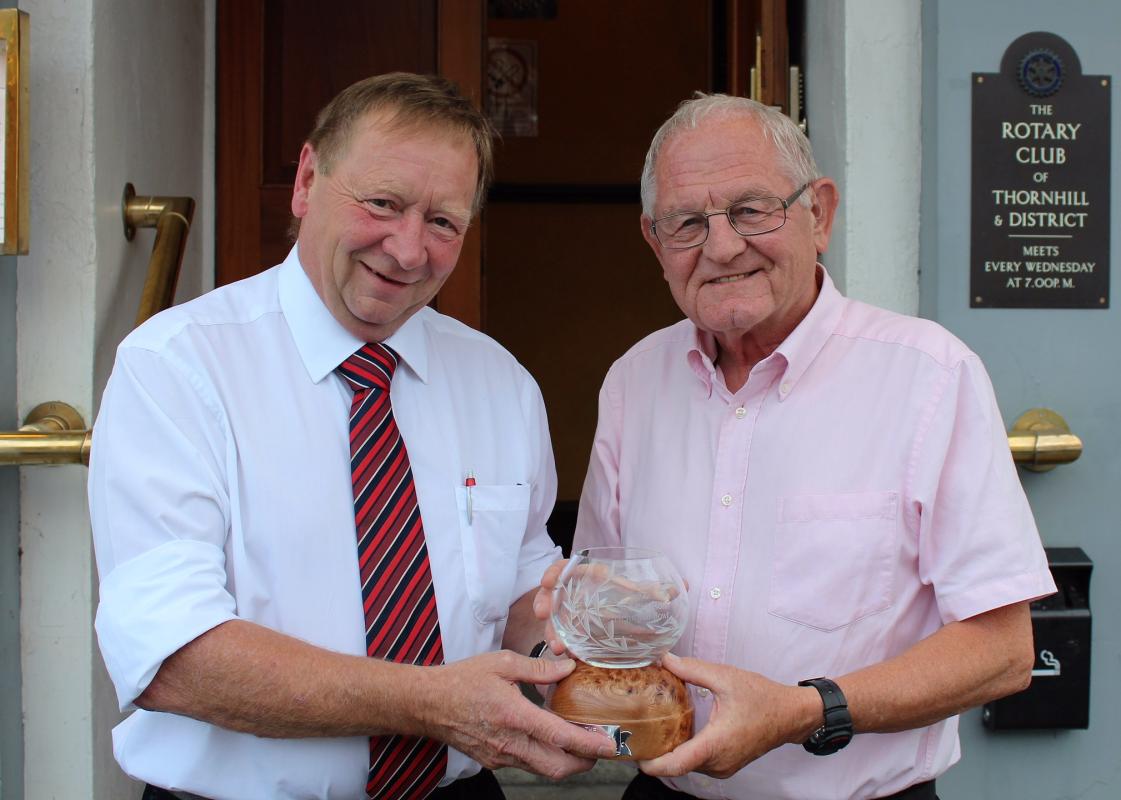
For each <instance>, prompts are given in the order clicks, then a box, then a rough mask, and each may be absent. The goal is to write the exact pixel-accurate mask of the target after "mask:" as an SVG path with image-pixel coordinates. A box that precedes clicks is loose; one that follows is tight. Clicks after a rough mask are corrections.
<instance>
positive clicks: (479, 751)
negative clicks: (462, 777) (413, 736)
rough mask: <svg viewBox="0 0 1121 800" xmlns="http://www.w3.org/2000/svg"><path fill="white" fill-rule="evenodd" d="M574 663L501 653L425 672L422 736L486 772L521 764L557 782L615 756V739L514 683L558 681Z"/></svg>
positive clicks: (521, 766) (525, 768) (523, 767)
mask: <svg viewBox="0 0 1121 800" xmlns="http://www.w3.org/2000/svg"><path fill="white" fill-rule="evenodd" d="M574 666H575V663H574V662H572V661H571V660H567V659H565V660H551V659H540V658H526V657H525V656H519V655H516V654H514V653H511V652H509V651H502V652H498V653H486V654H484V655H481V656H475V657H473V658H469V659H466V660H464V661H458V662H456V663H454V664H449V665H447V666H443V667H432V668H430V669H427V670H424V673H425V678H424V682H425V684H426V685H425V687H424V693H425V695H426V697H425V702H424V705H425V708H426V709H427V711H426V713H424V714H422V717H423V723H424V730H422V731H420V733H421V734H422V735H425V736H430V737H432V738H435V739H439V740H441V741H444V742H447V743H448V744H449V745H451V746H452V747H454V748H456V749H457V750H460V751H462V752H464V753H466V754H467V755H469V756H471V758H473V759H475V760H476V761H478V762H479V763H481V764H482V765H483V766H484V767H487V768H488V769H496V768H498V767H519V768H521V769H524V770H527V771H529V772H533V773H536V774H538V775H543V776H545V777H547V778H551V779H553V780H559V779H560V778H564V777H566V776H568V775H572V774H574V773H577V772H584V771H586V770H589V769H591V768H592V766H593V765H594V764H595V759H597V758H607V757H611V756H614V755H615V743H614V742H613V741H612V740H611V739H609V738H608V737H606V736H604V735H603V734H601V733H592V732H591V731H587V730H584V729H583V728H580V727H578V726H576V725H573V724H572V723H570V722H566V721H564V720H563V719H561V718H560V717H558V716H556V715H555V714H551V713H549V712H548V711H544V710H542V709H540V708H537V707H536V706H535V705H533V703H531V702H530V701H529V700H526V699H525V697H523V696H522V694H521V691H520V690H519V689H518V687H517V685H516V682H517V681H521V682H523V683H532V684H551V683H556V682H557V681H559V680H560V679H561V678H564V677H565V676H567V675H568V674H569V673H570V672H572V669H573V667H574ZM429 678H431V679H432V680H431V682H429Z"/></svg>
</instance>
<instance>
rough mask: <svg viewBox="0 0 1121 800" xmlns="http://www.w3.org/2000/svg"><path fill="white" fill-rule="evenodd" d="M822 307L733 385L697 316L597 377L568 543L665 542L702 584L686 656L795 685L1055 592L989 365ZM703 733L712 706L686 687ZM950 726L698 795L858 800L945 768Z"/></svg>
mask: <svg viewBox="0 0 1121 800" xmlns="http://www.w3.org/2000/svg"><path fill="white" fill-rule="evenodd" d="M821 276H822V286H821V291H820V294H819V296H818V298H817V301H816V303H815V305H814V306H813V308H812V309H811V311H810V313H809V314H808V315H807V316H806V318H805V319H803V320H802V322H801V323H800V324H799V326H798V327H797V328H796V329H795V330H794V331H793V333H791V335H790V336H789V337H788V338H787V339H786V341H784V342H783V343H782V345H781V346H779V348H778V349H777V350H776V351H775V352H774V353H772V354H771V355H770V356H769V357H767V358H766V359H764V360H763V361H761V362H760V363H759V364H757V365H756V366H755V368H754V369H753V370H752V371H751V374H750V376H749V377H748V380H747V382H746V383H745V384H744V386H743V387H742V388H741V389H740V390H739V391H738V392H736V393H735V394H732V393H730V392H729V391H728V390H727V388H726V387H725V384H724V381H723V378H722V376H721V374H720V372H719V370H718V369H716V368H715V367H714V364H713V357H714V356H715V353H716V348H715V342H714V340H713V339H712V337H711V336H709V335H707V334H703V333H701V332H699V331H698V330H697V328H696V327H695V326H694V325H693V324H692V323H691V322H689V321H688V320H685V321H682V322H680V323H678V324H676V325H673V326H671V327H669V328H665V329H663V330H660V331H658V332H656V333H654V334H652V335H650V336H648V337H647V338H646V339H644V340H642V341H641V342H639V343H638V344H637V345H635V346H634V347H633V348H632V349H631V350H630V351H629V352H628V353H627V354H626V355H624V356H623V357H622V358H620V359H619V360H618V361H617V362H616V363H615V364H614V365H613V366H612V367H611V370H610V371H609V372H608V374H607V378H606V379H605V381H604V385H603V389H602V391H601V394H600V408H599V428H598V431H597V433H596V439H595V444H594V447H593V451H592V458H591V465H590V467H589V471H588V477H587V481H586V483H585V486H584V492H583V496H582V498H581V502H580V516H579V522H578V525H577V531H576V542H575V547H576V548H577V549H579V548H581V547H588V546H593V545H598V544H618V543H620V542H621V543H623V544H628V545H635V546H646V547H653V548H657V549H659V550H662V551H663V552H665V553H667V554H668V555H669V556H670V558H671V559H672V560H673V561H674V563H675V564H676V565H677V566H678V568H679V569H680V570H681V572H682V573H683V575H684V577H685V578H686V579H687V581H688V583H689V586H690V611H691V616H690V620H689V624H688V627H687V628H686V630H685V633H684V635H683V636H682V638H681V641H680V643H679V644H678V646H677V647H676V648H675V652H677V653H680V654H682V655H691V656H694V657H696V658H702V659H706V660H708V661H713V662H721V663H727V664H732V665H735V666H737V667H741V668H743V669H747V670H752V671H755V672H759V673H761V674H763V675H765V676H767V677H769V678H771V679H773V680H777V681H781V682H783V683H789V684H792V683H796V682H797V681H799V680H801V679H803V678H813V677H817V676H819V675H826V676H833V677H836V676H841V675H844V674H846V673H849V672H852V671H854V670H857V669H860V668H862V667H865V666H868V665H870V664H875V663H878V662H880V661H883V660H885V659H887V658H890V657H892V656H894V655H897V654H899V653H901V652H902V651H904V650H906V649H907V648H908V647H910V646H911V645H913V644H914V643H916V642H917V641H919V640H920V639H923V638H925V637H926V636H929V635H930V634H931V633H933V632H934V631H936V630H937V629H938V628H939V627H941V626H942V625H944V624H946V623H949V622H953V621H956V620H961V619H966V618H968V617H971V616H974V615H976V614H980V613H982V612H985V611H990V610H992V609H995V608H999V607H1001V606H1004V605H1007V604H1009V603H1014V602H1019V601H1023V600H1030V599H1034V598H1037V597H1040V596H1044V595H1047V594H1050V593H1051V592H1053V591H1054V590H1055V587H1054V583H1053V581H1052V579H1051V574H1050V572H1049V570H1048V567H1047V560H1046V556H1045V554H1044V552H1043V549H1042V546H1041V544H1040V541H1039V535H1038V533H1037V531H1036V528H1035V523H1034V521H1033V519H1032V514H1031V510H1030V508H1029V507H1028V503H1027V499H1026V498H1025V497H1024V493H1023V490H1022V489H1021V487H1020V482H1019V478H1018V476H1017V474H1016V470H1015V466H1014V465H1013V463H1012V459H1011V455H1010V452H1009V448H1008V441H1007V434H1006V433H1005V429H1004V425H1003V422H1002V420H1001V417H1000V412H999V410H998V409H997V405H996V400H995V398H994V395H993V390H992V386H991V384H990V382H989V379H988V376H987V375H986V373H985V370H984V367H983V366H982V365H981V362H980V360H979V359H978V358H977V356H976V355H975V354H973V353H972V352H971V351H970V350H969V349H968V348H966V347H965V345H963V344H962V343H961V342H960V341H958V340H957V339H956V338H954V337H953V336H952V335H951V334H949V333H948V332H947V331H946V330H944V329H943V328H941V327H940V326H938V325H936V324H935V323H933V322H930V321H927V320H921V319H916V318H913V317H906V316H902V315H899V314H895V313H892V312H888V311H884V310H882V309H877V308H874V307H871V306H868V305H865V304H863V303H859V302H856V301H852V300H848V299H846V298H844V297H842V296H841V294H840V293H839V292H838V291H837V289H836V288H835V287H834V286H833V283H832V281H831V280H830V279H829V276H828V275H827V274H825V272H824V269H823V268H821ZM694 701H695V702H696V705H697V712H698V716H697V728H698V730H699V729H700V727H701V726H703V725H704V724H705V722H706V720H707V719H708V715H709V713H710V712H711V710H712V697H711V696H708V695H706V694H705V693H704V692H702V691H697V690H694ZM958 757H959V749H958V738H957V717H952V718H950V719H947V720H945V721H943V722H939V723H937V724H935V725H931V726H928V727H925V728H919V729H916V730H911V731H905V732H902V733H894V734H868V735H862V736H857V737H856V738H855V739H854V740H853V741H852V743H851V744H850V745H849V746H848V747H847V748H846V749H844V750H842V751H841V752H839V753H837V754H835V755H832V756H829V757H827V758H820V757H816V756H812V755H810V754H808V753H806V752H805V751H804V750H803V749H802V748H801V747H799V746H797V745H786V746H784V747H781V748H779V749H777V750H775V751H772V752H771V753H769V754H767V755H766V756H764V757H763V758H761V759H759V760H758V761H756V762H754V763H752V764H749V765H748V766H747V767H745V768H744V769H743V770H741V771H740V772H739V773H737V774H736V775H735V776H733V777H732V778H729V779H727V780H714V779H710V778H708V777H706V776H703V775H698V774H692V775H689V776H686V777H684V778H679V779H675V780H672V781H669V783H671V785H673V786H674V787H675V788H677V789H680V790H682V791H685V792H688V793H690V794H694V795H697V796H699V797H705V798H752V800H778V799H779V798H790V799H791V800H805V798H814V799H815V800H831V799H834V798H835V799H836V800H842V799H845V800H847V799H848V798H867V797H880V796H884V795H888V794H892V793H894V792H896V791H899V790H900V789H903V788H905V787H907V786H909V785H911V784H914V783H917V782H919V781H923V780H927V779H930V778H933V777H937V776H938V775H939V774H941V773H942V772H943V771H945V770H946V768H947V767H949V766H950V765H951V764H953V763H954V762H955V761H956V760H957V759H958Z"/></svg>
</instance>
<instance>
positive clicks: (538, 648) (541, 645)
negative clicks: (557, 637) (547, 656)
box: [529, 639, 549, 658]
mask: <svg viewBox="0 0 1121 800" xmlns="http://www.w3.org/2000/svg"><path fill="white" fill-rule="evenodd" d="M548 649H549V643H548V642H546V641H545V640H544V639H542V640H541V641H540V642H538V643H537V644H535V645H534V646H533V648H532V649H531V650H530V651H529V657H530V658H540V657H541V654H542V653H544V652H545V651H546V650H548Z"/></svg>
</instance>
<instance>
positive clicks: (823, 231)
mask: <svg viewBox="0 0 1121 800" xmlns="http://www.w3.org/2000/svg"><path fill="white" fill-rule="evenodd" d="M840 201H841V194H840V192H839V191H838V189H837V184H835V183H834V182H833V179H832V178H818V180H817V181H815V182H814V185H813V204H812V205H811V206H810V213H811V214H812V215H813V221H814V222H813V224H814V231H813V239H814V247H815V248H817V252H818V253H824V252H825V251H826V249H827V248H828V247H829V236H830V234H832V232H833V215H834V214H836V213H837V204H838V203H840Z"/></svg>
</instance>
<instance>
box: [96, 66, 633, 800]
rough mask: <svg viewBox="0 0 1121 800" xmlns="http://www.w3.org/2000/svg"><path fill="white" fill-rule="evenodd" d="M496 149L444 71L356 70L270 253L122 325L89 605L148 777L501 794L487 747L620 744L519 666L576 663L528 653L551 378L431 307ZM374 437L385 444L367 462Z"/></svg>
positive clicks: (276, 790) (553, 677) (252, 791)
mask: <svg viewBox="0 0 1121 800" xmlns="http://www.w3.org/2000/svg"><path fill="white" fill-rule="evenodd" d="M490 168H491V134H490V128H489V125H488V124H487V123H486V121H485V119H484V118H483V117H482V116H481V115H479V113H478V112H477V111H476V110H475V109H474V108H472V107H471V105H470V103H468V102H467V101H466V100H464V99H463V98H462V97H461V96H459V94H458V93H457V92H456V90H455V89H454V87H453V86H452V85H451V84H450V83H448V82H446V81H444V80H442V79H438V78H427V77H420V76H414V75H406V74H401V73H396V74H392V75H385V76H379V77H376V78H371V79H368V80H366V81H362V82H359V83H358V84H355V85H354V86H352V87H350V88H348V89H346V90H344V92H342V93H341V94H340V95H339V96H338V97H337V98H335V99H334V100H333V101H332V102H331V103H330V104H329V105H328V106H327V107H326V108H325V109H324V110H323V112H322V113H321V114H320V117H319V119H318V120H317V125H316V129H315V131H313V132H312V134H311V136H310V137H309V139H308V141H307V143H305V144H304V146H303V149H302V152H301V154H300V161H299V167H298V171H297V176H296V183H295V188H294V190H293V197H292V212H293V214H294V215H295V216H296V217H297V218H298V219H299V221H300V229H299V234H298V239H297V242H296V246H295V248H294V249H293V250H292V252H291V253H290V254H289V256H288V258H287V259H286V260H285V262H284V263H283V264H281V265H279V266H277V267H275V268H273V269H271V270H268V271H266V272H264V273H261V274H260V275H257V276H255V277H252V278H249V279H247V280H245V281H241V282H239V283H236V284H232V285H230V286H226V287H223V288H220V289H218V290H216V291H214V292H212V293H210V294H208V295H206V296H204V297H202V298H199V299H197V300H195V301H192V302H190V303H186V304H184V305H182V306H177V307H175V308H173V309H170V310H169V311H167V312H165V313H163V314H160V315H158V316H157V317H155V318H153V319H152V320H150V321H149V322H148V323H146V324H145V325H143V326H142V327H140V328H139V329H137V330H136V331H134V332H133V333H132V334H131V335H130V336H129V337H128V338H126V339H125V341H124V342H123V343H122V344H121V346H120V348H119V350H118V354H117V362H116V365H115V367H114V370H113V375H112V377H111V378H110V381H109V385H108V387H107V388H106V391H105V395H104V397H103V399H102V406H101V410H100V413H99V416H98V420H97V425H96V435H95V438H96V442H97V444H96V446H95V447H94V451H93V455H92V459H91V464H90V507H91V515H92V520H93V530H94V545H95V549H96V554H97V562H98V569H99V572H100V576H101V592H100V605H99V608H98V613H97V619H96V629H97V634H98V639H99V642H100V644H101V649H102V653H103V655H104V658H105V662H106V665H107V667H108V669H109V674H110V676H111V678H112V680H113V682H114V685H115V687H116V690H117V694H118V699H119V701H120V704H121V708H122V709H123V710H128V709H132V708H135V709H137V710H135V711H133V713H132V714H131V715H130V716H129V717H128V718H127V719H126V720H125V721H124V722H122V723H121V724H120V725H119V726H118V727H117V728H116V729H115V730H114V733H113V739H114V752H115V755H116V757H117V760H118V761H119V762H120V764H121V766H122V768H123V769H124V770H125V772H126V773H128V774H129V775H131V776H133V777H134V778H137V779H139V780H142V781H146V782H147V783H148V784H149V787H148V789H147V791H146V795H145V796H146V797H152V798H159V797H204V798H214V799H215V800H218V799H220V798H231V799H232V798H236V800H247V799H248V798H262V799H263V798H348V800H349V799H352V798H356V797H366V796H367V794H369V795H370V796H373V797H379V798H423V797H426V796H432V797H441V798H456V797H501V796H502V793H501V789H500V788H499V787H498V786H497V783H496V782H495V781H494V778H493V776H492V775H490V773H489V772H486V771H485V770H484V771H483V772H482V773H479V769H480V767H479V765H480V764H482V765H483V766H485V767H488V768H492V767H496V766H504V765H514V766H518V767H522V768H524V769H527V770H531V771H534V772H538V773H541V774H545V775H549V776H551V777H561V776H563V775H567V774H570V773H573V772H577V771H581V770H584V769H587V768H588V767H590V766H591V764H592V763H593V762H592V760H591V759H594V758H596V757H598V756H603V755H609V754H612V753H614V746H613V745H612V744H611V743H610V742H609V741H607V740H606V739H605V738H604V737H602V736H599V735H597V734H593V733H589V732H587V731H583V730H581V729H579V728H577V727H575V726H570V725H568V724H567V723H565V722H563V721H561V720H559V719H557V718H555V717H553V716H552V715H550V714H548V713H547V712H545V711H542V710H540V709H538V708H536V707H534V706H533V705H532V704H531V703H529V702H528V701H526V700H524V698H523V697H522V696H521V694H520V692H519V691H518V689H517V687H516V685H515V684H516V682H518V681H525V682H533V683H538V684H541V683H549V682H553V681H557V680H559V679H560V678H562V677H564V676H565V675H566V674H568V672H569V671H570V670H571V668H572V663H571V662H570V661H551V660H538V659H530V658H527V657H525V656H520V655H515V653H517V652H520V653H525V652H527V651H528V650H529V649H530V646H531V645H532V644H533V643H534V642H536V641H538V640H539V639H540V638H541V634H542V631H541V628H540V625H539V623H538V622H537V621H536V620H535V619H534V618H533V614H532V610H531V598H532V593H533V590H534V589H535V587H536V586H537V585H538V581H539V579H540V577H541V574H542V572H543V571H544V569H545V568H546V566H547V565H548V564H549V563H551V562H552V561H553V560H554V559H555V558H556V557H557V554H558V553H557V548H555V546H554V545H553V544H552V542H551V541H550V540H549V538H548V535H547V533H546V531H545V526H544V523H545V519H546V517H547V515H548V513H549V511H550V509H551V507H552V505H553V501H554V496H555V492H556V477H555V471H554V467H553V460H552V451H551V448H550V445H549V438H548V428H547V424H546V421H545V412H544V407H543V404H542V401H541V396H540V393H539V391H538V389H537V386H536V384H535V383H534V382H533V380H532V378H530V376H529V375H528V374H527V373H526V372H525V370H524V369H523V368H522V367H521V366H520V365H518V364H517V362H516V361H515V360H514V359H513V357H511V356H510V355H509V354H508V353H507V352H506V351H505V350H503V349H502V348H501V347H499V346H498V345H497V344H496V343H494V342H493V341H492V340H490V339H489V338H487V337H485V336H483V335H482V334H480V333H477V332H476V331H474V330H471V329H469V328H467V327H465V326H463V325H461V324H459V323H457V322H455V321H454V320H451V319H449V318H447V317H443V316H441V315H440V314H437V313H436V312H434V311H432V310H431V309H430V308H428V307H427V303H428V302H429V301H430V300H431V299H432V297H433V296H435V294H436V292H437V291H438V290H439V288H440V286H441V285H442V284H443V282H444V280H445V279H446V278H447V277H448V275H449V274H450V273H451V271H452V269H453V268H454V266H455V263H456V260H457V258H458V256H459V252H460V248H461V246H462V244H463V237H464V235H465V233H466V231H467V228H468V225H469V223H470V221H471V219H472V217H473V216H474V215H475V214H476V213H477V212H478V209H479V206H480V204H481V200H482V197H483V194H484V192H485V187H486V183H487V180H488V179H489V174H490V171H491V169H490ZM371 343H372V344H371ZM356 351H357V354H361V357H362V358H364V359H365V361H360V362H355V361H354V356H353V355H352V354H356ZM371 353H372V355H371ZM344 362H345V363H346V364H347V365H352V364H354V363H359V364H360V366H359V367H357V373H362V372H363V371H364V368H363V367H362V366H361V364H366V365H373V366H376V367H377V368H378V369H382V371H383V372H384V373H385V374H384V376H383V378H384V382H383V383H380V384H379V383H377V382H376V381H375V382H374V384H373V385H371V386H360V385H359V384H358V383H355V382H353V378H354V375H355V374H357V373H355V372H354V371H353V370H352V371H347V370H346V368H344V367H341V366H340V365H343V364H344ZM378 369H373V368H371V369H370V371H371V372H377V371H378ZM340 370H342V371H340ZM367 398H368V399H369V404H365V405H364V403H366V402H367ZM352 414H353V417H354V419H353V420H352V419H351V417H352ZM378 415H381V416H378ZM371 420H372V421H371ZM375 422H376V429H375V427H370V428H368V429H364V428H363V427H362V426H363V425H366V424H368V425H370V426H374V425H375ZM398 431H399V434H398ZM367 437H368V438H367ZM363 442H372V443H373V444H372V445H371V446H372V447H373V448H374V449H375V450H376V448H377V447H379V446H381V443H383V442H388V444H386V445H385V446H386V447H387V448H392V449H388V450H387V451H386V452H387V453H388V455H387V456H386V457H385V458H384V461H383V462H378V463H380V466H378V465H377V464H375V466H376V468H377V469H378V470H383V472H377V473H376V474H375V475H374V477H373V478H370V477H369V475H368V473H367V470H372V469H374V467H371V466H370V465H369V463H368V462H369V460H370V459H371V458H372V456H369V455H367V451H366V450H363V449H362V447H363ZM406 448H407V449H406ZM370 452H374V451H373V450H371V451H370ZM379 452H380V451H379ZM378 458H379V459H380V456H379V457H378ZM352 467H353V469H352ZM360 484H361V486H360ZM371 486H372V487H373V488H372V489H371V488H370V487H371ZM387 487H388V488H387ZM371 506H373V507H375V508H377V509H382V510H381V511H378V514H379V515H380V516H377V518H376V519H371V516H370V514H371V512H370V508H371ZM396 519H404V520H405V522H404V523H402V524H401V525H399V526H398V528H399V530H398V528H393V531H392V535H390V534H385V536H386V537H388V538H387V539H386V541H388V544H387V545H386V544H385V541H383V542H382V543H381V544H380V545H371V544H370V541H369V538H372V539H378V538H379V537H381V536H382V532H383V531H389V530H390V528H391V527H392V526H393V525H394V524H396V523H394V522H393V520H396ZM356 529H357V533H358V539H357V540H356ZM367 531H368V532H369V533H368V537H369V538H367V539H364V538H363V537H364V536H366V535H367V534H366V533H364V532H367ZM394 536H399V537H401V538H400V539H399V540H398V539H395V538H394ZM406 538H407V539H408V540H409V541H408V542H405V541H404V540H405V539H406ZM382 545H385V548H386V549H383V550H381V551H375V550H373V549H367V550H364V549H363V548H364V547H371V548H372V547H375V546H382ZM408 548H412V549H408ZM403 552H408V556H407V557H404V558H403V557H402V556H401V555H400V554H401V553H403ZM402 560H404V561H407V562H408V563H406V564H404V565H402V564H401V563H399V562H401V561H402ZM395 570H399V571H395ZM379 615H380V616H379ZM387 634H389V636H388V638H389V639H393V640H394V642H393V645H394V646H398V645H399V646H400V647H399V653H398V651H397V650H384V649H383V648H384V647H386V643H385V642H384V641H383V640H384V639H386V638H387V636H386V635H387ZM418 640H422V641H418ZM500 647H505V648H508V649H509V650H513V651H515V653H511V652H493V651H495V650H497V649H499V648H500ZM413 651H417V652H415V653H414V652H413ZM383 653H386V654H385V655H383ZM371 656H372V657H371ZM437 787H439V788H437Z"/></svg>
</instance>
